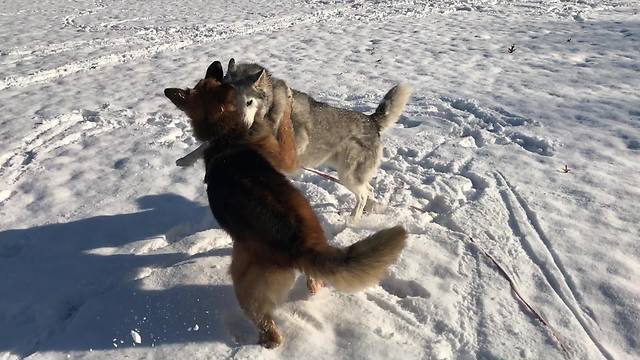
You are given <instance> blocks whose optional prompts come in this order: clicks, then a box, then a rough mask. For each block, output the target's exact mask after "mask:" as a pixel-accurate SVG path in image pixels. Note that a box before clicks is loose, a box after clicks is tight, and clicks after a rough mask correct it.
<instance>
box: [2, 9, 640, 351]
mask: <svg viewBox="0 0 640 360" xmlns="http://www.w3.org/2000/svg"><path fill="white" fill-rule="evenodd" d="M639 11H640V4H638V2H636V1H632V0H617V1H616V0H605V1H594V0H581V1H560V0H538V1H506V0H504V1H501V0H437V1H425V0H416V1H391V0H380V1H361V0H355V1H344V2H343V1H333V0H326V1H322V0H309V1H302V0H291V1H283V2H274V1H265V0H256V1H246V0H238V1H236V2H233V3H229V2H226V1H187V2H185V1H159V0H150V1H138V2H131V1H102V0H97V1H86V0H79V1H53V0H44V1H32V2H25V1H18V0H13V1H4V2H3V4H2V8H1V9H0V29H2V30H1V31H0V110H1V111H0V359H3V360H8V359H16V358H24V357H28V358H29V359H66V358H87V359H115V358H128V359H138V358H140V359H143V358H144V359H148V358H154V359H194V358H198V359H225V358H227V359H231V358H233V359H257V358H260V359H319V358H324V359H396V358H397V359H563V358H567V359H603V358H604V359H638V358H640V282H639V281H638V279H639V278H640V239H639V237H640V225H639V224H640V15H639ZM509 49H511V50H509ZM231 57H235V58H236V59H237V60H238V61H241V62H253V61H255V62H259V63H261V64H263V65H264V66H266V67H267V68H269V69H270V70H271V71H272V72H273V73H274V75H275V76H278V77H280V78H282V79H285V80H286V81H287V82H288V83H289V85H290V86H292V87H293V88H296V89H299V90H302V91H306V92H308V93H310V94H311V95H313V96H314V97H315V98H316V99H318V100H322V101H325V102H328V103H330V104H333V105H337V106H341V107H344V108H349V109H355V110H358V111H363V112H372V111H373V110H374V109H375V107H376V106H377V104H378V102H379V101H380V99H381V98H382V96H383V95H384V94H385V92H386V91H387V90H388V89H389V88H391V87H392V86H393V85H394V84H396V83H399V82H405V83H409V84H410V85H411V86H412V87H413V88H414V93H413V96H412V98H411V100H410V101H409V104H408V105H407V108H406V110H405V112H404V113H403V116H402V118H401V119H400V121H399V122H398V124H396V126H395V127H393V128H392V129H390V130H388V131H387V132H385V133H384V134H383V137H384V144H385V150H384V155H383V160H382V163H381V167H380V170H379V172H378V173H377V176H376V177H375V178H374V180H373V182H372V185H373V187H374V189H375V193H376V200H377V201H378V206H377V208H376V209H375V211H373V212H372V213H369V214H367V215H365V217H364V218H363V219H362V220H361V221H360V222H358V223H355V224H350V223H348V222H347V216H348V214H349V212H350V210H351V208H352V207H353V205H354V203H355V200H354V198H353V196H352V194H351V193H350V192H349V191H348V190H346V189H345V188H343V187H341V186H340V185H338V184H336V183H333V182H331V181H329V180H325V179H323V178H321V177H318V176H317V175H314V174H311V173H300V174H299V175H297V176H296V177H295V178H294V183H295V185H296V186H297V187H298V188H299V189H301V190H302V191H303V192H304V194H305V195H306V196H307V198H308V199H309V201H310V202H311V204H312V206H313V208H314V210H315V211H316V213H317V215H318V217H319V218H320V221H321V223H322V225H323V227H324V229H325V231H326V234H327V237H328V239H330V242H331V243H333V244H335V245H339V246H347V245H349V244H351V243H353V242H355V241H356V240H358V239H361V238H363V237H364V236H366V235H368V234H370V233H371V232H373V231H375V230H379V229H381V228H383V227H387V226H392V225H395V224H402V225H404V226H405V227H406V228H407V230H408V231H409V232H410V236H409V239H408V246H407V248H406V249H405V251H404V252H403V254H402V256H401V258H400V260H399V261H398V262H397V263H396V264H395V265H394V266H392V267H391V268H390V270H389V271H388V274H387V275H386V277H385V278H384V279H383V280H382V282H381V283H380V285H379V286H376V287H373V288H370V289H368V290H366V291H364V292H361V293H357V294H341V293H339V292H337V291H334V290H332V289H323V290H321V291H320V292H319V293H318V294H317V295H315V296H309V295H308V293H307V291H306V288H305V286H304V281H303V280H302V279H298V281H297V282H296V284H295V286H294V288H293V289H292V291H291V294H290V297H289V299H288V301H287V302H286V303H285V304H283V306H281V307H280V308H279V309H278V311H277V312H276V321H277V323H278V324H279V326H280V328H281V330H282V332H283V335H284V337H285V342H284V344H283V345H282V346H281V347H279V348H277V349H275V350H266V349H263V348H262V347H260V346H258V345H256V341H257V335H256V332H255V330H254V328H253V327H252V325H251V324H250V323H249V321H248V320H247V319H246V318H245V317H244V315H243V314H242V312H241V310H240V308H239V306H238V304H237V302H236V300H235V296H234V293H233V288H232V285H231V280H230V277H229V275H228V273H227V267H228V265H229V263H230V260H231V259H230V256H231V251H230V247H231V241H230V238H229V237H228V236H227V235H226V234H225V233H224V232H223V231H222V230H220V229H219V226H218V225H217V223H216V222H215V220H214V219H213V217H212V215H211V213H210V211H209V208H208V205H207V200H206V195H205V188H204V185H203V183H202V180H203V175H204V169H203V167H202V164H201V162H199V163H198V164H197V165H196V166H194V167H192V168H186V169H185V168H178V167H176V166H175V164H174V162H175V159H177V158H179V157H181V156H183V155H184V154H186V153H187V152H188V151H190V149H193V148H194V147H195V146H196V145H197V143H196V141H195V140H194V138H193V137H192V135H191V131H190V128H189V124H188V121H187V119H186V117H185V116H184V115H183V114H182V113H180V112H179V111H178V110H177V109H176V108H175V107H174V106H173V105H172V104H171V103H170V102H169V101H168V100H167V99H166V98H164V96H163V94H162V91H163V89H164V88H166V87H186V86H193V85H194V84H195V82H196V81H197V80H198V79H199V78H201V77H202V76H203V75H204V72H205V69H206V67H207V66H208V65H209V63H211V62H212V61H213V60H221V61H222V62H223V63H226V61H227V60H228V59H229V58H231ZM321 170H324V171H329V172H331V171H332V170H331V169H327V168H321ZM471 239H472V240H471ZM485 251H486V252H487V253H488V254H490V255H491V256H493V257H494V258H495V259H496V261H497V262H498V263H499V264H501V266H502V267H503V268H504V270H505V271H506V272H507V273H508V275H509V276H510V277H511V278H512V279H513V281H514V284H515V285H516V286H517V288H518V290H519V292H520V293H521V295H522V296H523V297H524V298H525V299H526V300H527V301H528V302H529V304H530V305H531V306H532V307H533V308H534V309H535V310H536V311H538V312H539V313H540V314H541V315H542V316H543V317H544V319H545V320H546V321H548V323H549V325H550V327H547V326H545V325H543V324H542V323H541V322H540V321H539V320H538V319H536V318H535V317H533V316H532V314H531V313H530V312H529V311H528V310H527V309H526V308H525V307H524V306H523V305H521V304H520V303H519V302H518V300H517V297H516V294H515V293H514V292H512V290H511V287H510V285H509V282H508V281H507V280H506V279H505V278H504V277H503V276H502V275H501V274H500V272H499V271H498V269H497V267H496V266H495V265H494V263H493V262H491V261H490V260H489V259H488V257H487V256H486V255H485V254H484V252H485ZM556 336H557V339H556ZM563 347H564V349H565V350H562V349H563Z"/></svg>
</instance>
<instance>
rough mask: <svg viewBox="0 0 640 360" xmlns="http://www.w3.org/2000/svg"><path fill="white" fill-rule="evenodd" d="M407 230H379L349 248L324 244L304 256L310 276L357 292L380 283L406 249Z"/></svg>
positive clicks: (306, 270) (395, 228)
mask: <svg viewBox="0 0 640 360" xmlns="http://www.w3.org/2000/svg"><path fill="white" fill-rule="evenodd" d="M406 239H407V232H406V230H405V229H404V228H403V227H402V226H395V227H392V228H388V229H384V230H381V231H378V232H377V233H375V234H373V235H371V236H369V237H367V238H365V239H363V240H360V241H358V242H356V243H355V244H353V245H351V246H349V247H347V248H343V249H340V248H334V247H331V246H328V245H327V246H324V247H322V248H318V249H314V250H312V251H311V252H310V253H308V254H307V255H306V256H304V259H303V264H302V268H303V270H304V272H305V273H306V274H307V275H310V276H312V277H315V278H316V279H322V280H324V281H326V282H328V283H329V284H331V285H333V287H335V288H336V289H338V290H341V291H345V292H354V291H358V290H362V289H364V288H366V287H369V286H372V285H375V284H377V283H378V282H379V281H380V280H381V279H382V276H383V275H384V272H385V271H386V270H387V268H388V267H389V265H391V264H392V263H393V262H395V261H396V259H397V258H398V256H399V255H400V252H401V251H402V249H403V248H404V246H405V244H406Z"/></svg>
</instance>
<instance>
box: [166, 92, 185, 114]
mask: <svg viewBox="0 0 640 360" xmlns="http://www.w3.org/2000/svg"><path fill="white" fill-rule="evenodd" d="M164 96H166V97H168V98H169V100H171V102H172V103H174V104H175V105H176V106H177V107H178V108H179V109H180V110H182V109H184V106H185V105H186V103H187V92H186V91H185V90H182V89H177V88H168V89H164Z"/></svg>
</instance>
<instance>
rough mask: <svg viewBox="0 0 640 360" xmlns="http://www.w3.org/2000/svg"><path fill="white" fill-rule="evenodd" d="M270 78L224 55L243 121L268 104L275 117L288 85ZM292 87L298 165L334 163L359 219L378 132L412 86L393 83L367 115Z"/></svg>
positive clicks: (378, 149) (394, 117)
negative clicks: (352, 196) (235, 87)
mask: <svg viewBox="0 0 640 360" xmlns="http://www.w3.org/2000/svg"><path fill="white" fill-rule="evenodd" d="M263 76H265V77H264V78H263V80H271V81H270V86H269V81H262V80H260V78H262V77H263ZM274 79H275V78H273V77H271V76H270V73H269V72H268V71H267V70H266V69H265V68H264V67H263V66H261V65H258V64H237V65H236V64H235V61H234V60H233V59H231V61H229V67H228V68H227V74H226V75H225V76H224V81H225V82H228V83H232V84H234V85H236V86H237V89H236V91H237V94H238V95H237V96H238V106H239V107H240V108H241V109H242V110H241V111H242V113H243V114H244V116H245V117H244V119H245V122H246V123H247V125H250V124H251V123H252V119H251V116H252V115H254V116H258V115H260V114H263V113H264V112H265V111H266V112H269V109H270V110H271V111H272V113H270V114H269V116H268V117H270V118H271V119H272V121H277V114H278V112H279V111H278V112H276V111H274V110H277V109H280V108H282V109H284V106H286V104H287V103H286V97H283V95H282V94H286V93H287V92H286V91H287V89H289V88H288V86H286V84H285V83H284V82H282V84H284V88H282V85H281V84H280V82H279V81H281V80H278V79H275V80H274ZM282 89H284V90H282ZM291 91H292V92H293V109H292V113H291V121H292V123H293V129H294V133H295V142H296V149H297V152H298V162H299V165H300V166H301V167H311V168H313V167H317V166H319V165H323V164H324V165H328V166H331V167H333V168H334V169H336V170H337V172H338V178H339V179H340V182H341V183H342V184H343V185H344V186H345V187H347V189H349V190H350V191H351V192H353V193H354V195H355V196H356V206H355V208H354V209H353V211H352V213H351V216H352V218H353V219H354V220H358V219H359V218H360V217H361V216H362V213H363V211H364V209H365V205H367V199H373V187H372V186H371V185H370V184H369V181H370V180H371V178H373V176H374V175H375V172H376V170H377V169H378V166H379V164H380V157H381V155H382V147H383V146H382V141H381V138H380V136H381V134H382V133H383V132H384V130H386V129H388V128H389V127H391V126H392V125H393V124H395V123H396V122H397V121H398V119H399V118H400V115H401V114H402V111H403V110H404V107H405V105H406V103H407V101H408V100H409V97H410V96H411V88H410V87H409V86H408V85H405V84H400V85H396V86H394V87H393V88H391V90H389V91H388V92H387V94H386V95H385V96H384V98H383V99H382V101H381V102H380V104H379V105H378V107H377V109H376V110H375V112H374V113H373V114H369V115H366V114H363V113H360V112H356V111H352V110H347V109H341V108H337V107H334V106H331V105H328V104H326V103H323V102H320V101H316V100H315V99H313V98H312V97H311V96H309V95H308V94H306V93H304V92H301V91H298V90H295V89H291ZM285 96H286V95H285ZM256 118H257V117H256ZM196 151H198V150H196ZM188 156H191V154H189V155H187V157H188ZM197 157H199V156H196V158H195V159H197ZM185 158H186V157H185ZM195 159H193V161H195Z"/></svg>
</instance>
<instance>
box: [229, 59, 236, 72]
mask: <svg viewBox="0 0 640 360" xmlns="http://www.w3.org/2000/svg"><path fill="white" fill-rule="evenodd" d="M235 71H236V59H234V58H231V59H230V60H229V65H227V75H229V73H232V72H235Z"/></svg>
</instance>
